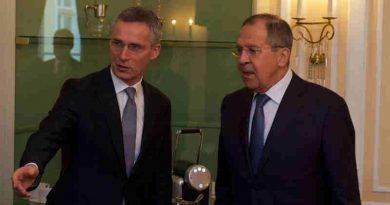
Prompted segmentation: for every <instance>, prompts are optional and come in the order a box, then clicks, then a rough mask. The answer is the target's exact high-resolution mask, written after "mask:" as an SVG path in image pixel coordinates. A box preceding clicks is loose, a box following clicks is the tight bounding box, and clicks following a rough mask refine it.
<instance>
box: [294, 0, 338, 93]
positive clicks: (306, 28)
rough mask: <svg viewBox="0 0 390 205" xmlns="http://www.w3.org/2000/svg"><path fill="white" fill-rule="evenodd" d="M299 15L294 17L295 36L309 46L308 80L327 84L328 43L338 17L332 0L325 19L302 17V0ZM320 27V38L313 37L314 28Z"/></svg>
mask: <svg viewBox="0 0 390 205" xmlns="http://www.w3.org/2000/svg"><path fill="white" fill-rule="evenodd" d="M297 5H298V7H297V15H298V17H295V18H292V19H294V20H295V21H296V22H295V24H294V25H293V26H292V28H291V29H292V30H293V38H294V40H296V41H301V40H302V41H304V42H305V43H306V44H305V47H306V48H307V50H306V52H305V53H309V55H308V59H306V57H307V56H306V55H304V56H305V60H307V61H305V62H307V64H306V63H305V67H306V65H307V80H308V81H311V82H314V83H316V84H319V85H322V86H325V85H326V67H327V64H328V55H327V43H328V41H329V40H332V39H333V37H334V35H335V29H334V26H333V24H332V20H334V19H336V17H333V16H332V1H331V0H328V16H326V17H322V18H323V19H324V21H305V19H306V18H303V17H301V11H302V0H298V4H297ZM313 27H315V28H316V29H318V28H319V29H320V35H319V37H318V38H314V37H313V31H314V28H313Z"/></svg>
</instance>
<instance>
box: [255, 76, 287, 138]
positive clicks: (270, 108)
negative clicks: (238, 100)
mask: <svg viewBox="0 0 390 205" xmlns="http://www.w3.org/2000/svg"><path fill="white" fill-rule="evenodd" d="M291 79H292V71H291V69H289V70H288V71H287V72H286V74H285V75H284V77H283V78H282V79H281V80H279V82H277V83H276V84H275V85H274V86H272V87H271V88H270V89H269V90H268V91H267V92H265V94H266V95H267V96H268V97H269V98H270V100H268V102H266V103H265V104H264V106H263V110H264V144H265V142H266V140H267V138H268V133H269V131H270V130H271V126H272V123H273V121H274V119H275V115H276V112H277V111H278V108H279V105H280V102H281V101H282V98H283V96H284V93H285V92H286V90H287V87H288V85H289V84H290V82H291ZM256 94H257V92H254V93H253V98H252V107H251V113H250V116H249V132H248V142H249V143H250V140H251V130H252V119H253V114H254V112H255V108H256V101H255V100H254V99H255V98H254V97H255V96H256ZM249 143H248V144H249Z"/></svg>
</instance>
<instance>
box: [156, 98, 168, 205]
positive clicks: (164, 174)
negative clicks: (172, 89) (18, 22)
mask: <svg viewBox="0 0 390 205" xmlns="http://www.w3.org/2000/svg"><path fill="white" fill-rule="evenodd" d="M165 108H166V109H165V111H164V112H163V113H164V114H163V118H162V121H161V122H162V123H163V129H164V134H163V139H162V144H161V146H160V150H159V152H158V155H157V156H158V157H159V158H158V160H157V161H156V162H155V163H157V168H156V169H155V170H154V177H155V180H154V181H155V190H154V191H155V193H156V200H157V201H156V204H159V205H163V204H164V205H165V204H166V205H170V204H171V203H172V202H171V200H172V157H171V156H172V152H171V150H172V148H171V142H172V140H171V138H172V136H171V105H170V102H169V101H168V103H167V106H166V107H165Z"/></svg>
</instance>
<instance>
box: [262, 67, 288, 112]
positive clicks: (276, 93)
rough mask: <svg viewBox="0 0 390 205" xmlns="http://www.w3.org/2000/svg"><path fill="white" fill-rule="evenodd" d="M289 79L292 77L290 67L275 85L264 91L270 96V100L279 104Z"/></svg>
mask: <svg viewBox="0 0 390 205" xmlns="http://www.w3.org/2000/svg"><path fill="white" fill-rule="evenodd" d="M291 79H292V71H291V69H288V71H287V72H286V74H285V75H284V76H283V78H282V79H281V80H279V81H278V82H277V83H276V84H275V85H273V86H272V87H271V88H270V89H269V90H268V91H267V92H265V94H267V96H268V97H269V98H271V100H273V101H274V102H276V103H278V104H280V102H281V101H282V98H283V95H284V93H285V92H286V90H287V87H288V85H289V84H290V82H291ZM256 94H257V93H256V92H255V93H254V95H256Z"/></svg>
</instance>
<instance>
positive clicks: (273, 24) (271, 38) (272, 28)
mask: <svg viewBox="0 0 390 205" xmlns="http://www.w3.org/2000/svg"><path fill="white" fill-rule="evenodd" d="M257 21H265V26H266V29H267V43H268V44H269V45H270V46H271V47H274V48H276V47H286V48H289V49H290V50H291V48H292V42H293V36H292V31H291V28H290V26H289V25H288V23H287V22H286V21H285V20H283V19H282V18H280V17H279V16H277V15H273V14H268V13H262V14H256V15H253V16H250V17H249V18H247V19H246V20H245V21H244V23H242V26H241V27H244V26H246V25H248V24H249V25H251V24H254V23H256V22H257Z"/></svg>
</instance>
